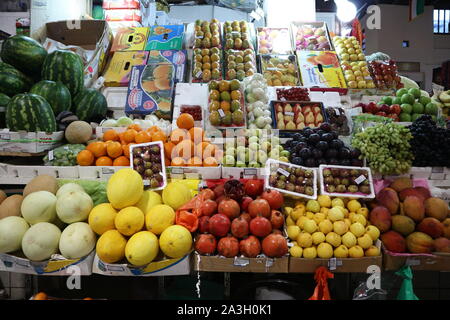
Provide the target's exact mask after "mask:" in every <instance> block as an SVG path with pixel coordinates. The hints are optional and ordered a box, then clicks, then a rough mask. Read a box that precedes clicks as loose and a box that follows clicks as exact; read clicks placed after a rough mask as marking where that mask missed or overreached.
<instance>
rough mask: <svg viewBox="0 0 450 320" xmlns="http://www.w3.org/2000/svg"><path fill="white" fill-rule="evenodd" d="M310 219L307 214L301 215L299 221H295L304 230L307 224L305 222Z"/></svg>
mask: <svg viewBox="0 0 450 320" xmlns="http://www.w3.org/2000/svg"><path fill="white" fill-rule="evenodd" d="M307 220H308V218H307V217H305V216H301V217H300V218H298V220H297V222H296V223H295V224H296V225H297V226H299V227H300V229H302V230H303V227H304V225H305V222H306V221H307Z"/></svg>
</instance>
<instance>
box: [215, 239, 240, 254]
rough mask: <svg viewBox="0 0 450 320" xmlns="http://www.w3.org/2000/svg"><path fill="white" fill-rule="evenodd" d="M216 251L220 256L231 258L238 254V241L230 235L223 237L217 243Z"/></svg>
mask: <svg viewBox="0 0 450 320" xmlns="http://www.w3.org/2000/svg"><path fill="white" fill-rule="evenodd" d="M217 251H218V252H219V254H220V255H221V256H224V257H226V258H233V257H236V256H237V255H238V254H239V241H238V239H236V238H235V237H232V236H230V235H228V236H226V237H223V238H222V239H220V240H219V243H218V244H217Z"/></svg>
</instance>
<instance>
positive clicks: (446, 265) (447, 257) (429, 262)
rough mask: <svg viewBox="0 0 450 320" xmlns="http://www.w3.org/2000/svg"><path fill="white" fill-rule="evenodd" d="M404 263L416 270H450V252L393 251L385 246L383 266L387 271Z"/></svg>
mask: <svg viewBox="0 0 450 320" xmlns="http://www.w3.org/2000/svg"><path fill="white" fill-rule="evenodd" d="M404 265H407V266H410V267H411V269H413V270H414V271H419V270H420V271H444V272H449V271H450V254H448V253H439V252H437V253H433V254H410V253H393V252H390V251H389V250H387V249H386V248H385V247H384V246H383V267H384V270H386V271H396V270H399V269H400V268H401V267H403V266H404Z"/></svg>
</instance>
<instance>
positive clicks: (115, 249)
mask: <svg viewBox="0 0 450 320" xmlns="http://www.w3.org/2000/svg"><path fill="white" fill-rule="evenodd" d="M126 244H127V240H126V239H125V237H124V236H123V235H121V234H120V232H119V231H117V230H108V231H106V232H105V233H103V234H102V235H101V236H100V238H98V240H97V246H96V248H95V250H96V251H97V255H98V257H99V258H100V260H102V261H103V262H106V263H115V262H117V261H120V260H122V259H123V258H124V257H125V246H126Z"/></svg>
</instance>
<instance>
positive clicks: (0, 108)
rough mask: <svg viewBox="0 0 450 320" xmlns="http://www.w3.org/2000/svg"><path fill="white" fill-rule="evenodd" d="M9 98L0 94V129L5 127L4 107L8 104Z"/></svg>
mask: <svg viewBox="0 0 450 320" xmlns="http://www.w3.org/2000/svg"><path fill="white" fill-rule="evenodd" d="M9 100H11V98H10V97H8V96H7V95H6V94H3V93H0V128H5V127H6V122H5V114H6V105H7V104H8V102H9Z"/></svg>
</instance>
